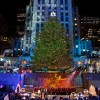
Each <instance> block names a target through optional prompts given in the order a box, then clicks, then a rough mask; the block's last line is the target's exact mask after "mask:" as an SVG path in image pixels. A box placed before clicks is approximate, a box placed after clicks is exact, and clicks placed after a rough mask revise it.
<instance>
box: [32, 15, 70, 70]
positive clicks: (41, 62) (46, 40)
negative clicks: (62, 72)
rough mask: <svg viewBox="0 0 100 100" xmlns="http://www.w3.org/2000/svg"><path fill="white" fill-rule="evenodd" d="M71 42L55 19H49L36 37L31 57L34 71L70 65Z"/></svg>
mask: <svg viewBox="0 0 100 100" xmlns="http://www.w3.org/2000/svg"><path fill="white" fill-rule="evenodd" d="M70 48H71V41H70V40H69V38H68V37H67V36H66V30H65V29H64V28H63V26H62V25H61V24H60V23H59V21H58V20H57V19H56V18H54V17H53V18H50V19H49V20H48V21H47V22H46V23H44V27H43V29H42V30H41V32H39V33H37V35H36V47H35V49H34V50H33V53H34V56H33V57H32V60H33V66H34V69H42V68H44V67H47V68H48V69H55V70H56V69H58V68H62V67H64V68H68V67H69V65H70V63H71V55H70Z"/></svg>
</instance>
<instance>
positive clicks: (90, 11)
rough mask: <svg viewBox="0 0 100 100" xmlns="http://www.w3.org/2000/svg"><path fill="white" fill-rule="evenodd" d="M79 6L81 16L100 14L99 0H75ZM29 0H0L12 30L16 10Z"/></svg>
mask: <svg viewBox="0 0 100 100" xmlns="http://www.w3.org/2000/svg"><path fill="white" fill-rule="evenodd" d="M75 2H76V5H78V7H79V13H80V16H84V15H86V16H100V11H99V9H100V8H99V7H100V3H99V0H96V2H95V1H94V0H75ZM28 3H29V0H0V14H1V15H2V16H3V18H4V19H5V20H6V22H7V23H8V25H9V26H10V27H11V31H14V30H15V24H16V10H17V8H21V7H22V8H23V7H24V8H25V7H26V5H27V4H28Z"/></svg>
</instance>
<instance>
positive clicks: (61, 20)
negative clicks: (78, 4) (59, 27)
mask: <svg viewBox="0 0 100 100" xmlns="http://www.w3.org/2000/svg"><path fill="white" fill-rule="evenodd" d="M63 15H64V14H63V12H61V21H63V20H64V18H63V17H64V16H63Z"/></svg>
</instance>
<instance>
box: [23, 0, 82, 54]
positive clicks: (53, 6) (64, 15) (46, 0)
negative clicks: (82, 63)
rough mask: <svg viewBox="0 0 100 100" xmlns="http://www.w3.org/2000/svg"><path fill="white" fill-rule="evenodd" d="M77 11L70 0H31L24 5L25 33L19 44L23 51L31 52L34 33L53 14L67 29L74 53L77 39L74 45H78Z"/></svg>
mask: <svg viewBox="0 0 100 100" xmlns="http://www.w3.org/2000/svg"><path fill="white" fill-rule="evenodd" d="M77 11H78V9H77V7H75V5H74V2H73V1H72V0H31V1H30V4H29V5H28V6H27V7H26V20H25V35H24V38H23V39H22V44H21V48H22V49H23V53H24V54H26V53H28V54H31V52H32V49H34V47H35V36H36V33H37V32H39V31H41V29H42V28H43V25H44V22H46V21H47V20H48V18H49V17H51V16H52V15H53V16H55V17H57V19H58V20H59V21H60V23H61V24H62V25H63V26H64V28H65V29H66V30H67V32H66V35H67V36H69V37H70V40H71V42H72V51H71V53H73V54H74V52H73V51H74V50H73V49H74V47H75V46H74V42H75V41H77V42H75V45H76V44H77V45H80V43H79V41H80V38H79V35H80V32H79V23H78V15H77V14H78V12H77ZM78 48H80V46H78ZM79 50H80V49H77V54H78V55H80V52H79ZM75 53H76V52H75Z"/></svg>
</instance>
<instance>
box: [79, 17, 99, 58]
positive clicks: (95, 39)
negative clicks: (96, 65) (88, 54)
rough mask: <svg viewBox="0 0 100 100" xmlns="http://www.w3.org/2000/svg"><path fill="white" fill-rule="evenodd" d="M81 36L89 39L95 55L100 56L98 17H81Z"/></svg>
mask: <svg viewBox="0 0 100 100" xmlns="http://www.w3.org/2000/svg"><path fill="white" fill-rule="evenodd" d="M81 38H82V39H84V40H91V42H92V47H93V51H95V52H97V53H95V56H100V17H92V16H91V17H90V16H85V17H81ZM98 54H99V55H98Z"/></svg>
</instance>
